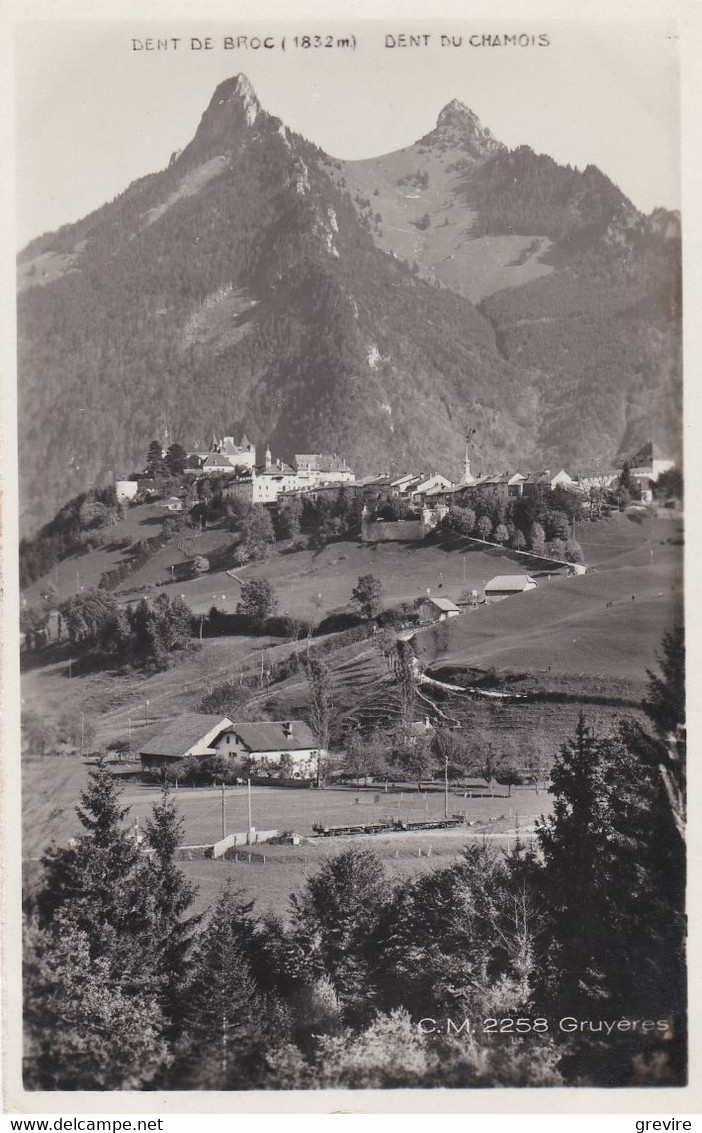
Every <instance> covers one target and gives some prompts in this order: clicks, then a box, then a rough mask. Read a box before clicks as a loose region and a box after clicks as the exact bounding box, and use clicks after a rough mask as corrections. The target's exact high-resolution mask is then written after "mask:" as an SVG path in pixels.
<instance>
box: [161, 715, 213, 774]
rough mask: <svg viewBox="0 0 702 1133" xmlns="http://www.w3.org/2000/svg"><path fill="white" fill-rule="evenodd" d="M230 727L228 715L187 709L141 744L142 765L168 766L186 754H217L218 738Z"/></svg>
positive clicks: (185, 756) (184, 757) (186, 755)
mask: <svg viewBox="0 0 702 1133" xmlns="http://www.w3.org/2000/svg"><path fill="white" fill-rule="evenodd" d="M231 727H232V721H231V720H230V719H229V717H228V716H209V715H205V714H204V713H200V712H188V713H186V714H184V715H183V716H176V718H175V720H171V722H170V724H169V725H168V726H167V727H166V728H164V729H163V731H161V732H158V733H157V734H156V735H155V736H152V737H151V739H150V740H147V741H146V742H145V743H144V745H143V747H142V748H141V750H140V752H139V755H140V757H141V767H142V770H143V771H150V770H153V769H154V768H158V767H168V766H170V765H171V764H173V763H178V762H180V760H182V759H186V758H187V757H188V756H189V755H216V754H217V747H216V744H217V740H218V739H219V737H220V736H221V735H222V734H223V733H224V732H226V731H227V729H228V728H231Z"/></svg>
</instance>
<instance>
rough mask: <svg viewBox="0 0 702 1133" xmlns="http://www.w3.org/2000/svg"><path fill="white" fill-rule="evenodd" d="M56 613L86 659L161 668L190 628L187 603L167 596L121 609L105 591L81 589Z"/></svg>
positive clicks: (185, 639)
mask: <svg viewBox="0 0 702 1133" xmlns="http://www.w3.org/2000/svg"><path fill="white" fill-rule="evenodd" d="M60 614H61V617H62V619H63V625H64V627H65V630H66V634H67V637H68V640H69V641H70V642H71V643H72V644H73V645H74V646H75V648H76V651H77V652H78V653H79V655H80V657H81V658H82V659H85V660H87V659H89V660H90V661H91V663H92V662H96V661H99V662H101V663H112V664H132V665H147V666H149V667H154V668H163V667H165V666H167V664H168V659H169V655H170V654H171V653H174V652H177V651H179V650H183V649H185V648H187V646H188V644H189V642H190V639H191V636H192V631H193V615H192V612H191V610H190V607H189V606H188V605H187V604H186V603H185V602H184V601H183V599H182V598H173V599H171V598H169V597H168V595H167V594H159V596H158V597H157V598H155V599H154V600H153V601H148V600H147V599H146V598H142V600H141V601H140V602H138V603H137V604H136V605H129V606H126V607H124V606H119V605H118V603H117V601H116V599H115V597H114V595H112V594H110V592H109V591H107V590H101V589H95V590H86V591H85V592H84V593H82V594H75V595H73V597H71V598H69V599H67V601H66V602H64V603H63V604H62V605H61V607H60Z"/></svg>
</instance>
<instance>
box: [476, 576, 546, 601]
mask: <svg viewBox="0 0 702 1133" xmlns="http://www.w3.org/2000/svg"><path fill="white" fill-rule="evenodd" d="M535 589H536V583H535V582H534V579H533V578H532V577H531V575H530V574H498V575H495V577H494V578H491V579H490V581H489V582H486V583H485V601H486V602H499V601H501V599H502V598H509V597H510V595H512V594H523V593H524V591H525V590H535Z"/></svg>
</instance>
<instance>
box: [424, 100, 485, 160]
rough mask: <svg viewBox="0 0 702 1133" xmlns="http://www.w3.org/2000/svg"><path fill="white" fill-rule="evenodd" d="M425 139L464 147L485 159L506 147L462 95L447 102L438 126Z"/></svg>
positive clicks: (474, 156) (472, 155)
mask: <svg viewBox="0 0 702 1133" xmlns="http://www.w3.org/2000/svg"><path fill="white" fill-rule="evenodd" d="M422 141H424V142H433V143H435V144H438V145H439V146H440V147H441V148H444V147H445V146H446V145H447V144H448V145H450V146H454V147H456V148H458V149H461V150H464V151H465V153H466V155H467V156H469V157H471V158H472V159H473V160H476V161H478V160H483V159H485V158H487V157H490V156H491V155H492V154H493V153H496V152H497V151H498V150H501V149H504V146H503V145H502V143H501V142H498V141H497V139H496V138H495V137H494V136H493V134H492V133H491V132H490V130H488V128H487V127H486V126H483V124H482V122H481V121H480V119H479V118H478V115H477V114H476V113H475V111H473V110H471V109H470V107H468V106H466V104H465V102H461V100H460V99H458V98H452V99H451V101H450V102H447V103H446V106H445V107H444V108H443V110H442V111H441V113H440V114H439V117H438V118H437V120H436V126H435V128H434V129H433V130H432V132H431V133H430V134H428V135H427V137H426V138H422Z"/></svg>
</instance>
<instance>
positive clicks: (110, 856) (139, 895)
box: [37, 763, 156, 988]
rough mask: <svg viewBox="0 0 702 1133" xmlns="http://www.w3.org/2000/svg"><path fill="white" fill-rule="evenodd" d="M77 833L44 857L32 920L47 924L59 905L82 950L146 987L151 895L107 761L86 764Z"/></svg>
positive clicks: (151, 975)
mask: <svg viewBox="0 0 702 1133" xmlns="http://www.w3.org/2000/svg"><path fill="white" fill-rule="evenodd" d="M76 810H77V814H78V818H79V820H80V822H81V825H82V826H83V827H84V829H85V834H83V835H81V836H80V837H79V838H75V839H72V840H71V843H70V844H69V845H68V846H67V847H64V848H60V849H57V848H56V847H52V848H51V849H50V850H49V851H48V852H47V853H46V855H45V856H44V859H43V864H44V884H43V886H42V889H41V891H40V892H39V894H38V896H37V910H38V914H39V919H40V923H41V925H42V926H43V927H47V926H48V925H50V923H51V922H52V921H53V919H54V918H55V917H56V915H57V914H58V912H59V911H60V910H62V909H64V910H65V911H66V913H67V914H68V915H70V917H71V920H72V922H73V923H74V924H75V925H76V927H77V928H78V929H79V930H81V931H82V932H84V933H85V934H86V937H87V940H88V943H89V947H90V954H91V956H92V957H94V958H98V957H107V958H108V960H109V963H110V967H111V969H112V970H113V971H114V972H115V973H119V979H120V981H121V982H122V984H123V985H125V986H126V985H129V986H133V987H136V988H143V987H145V986H152V985H153V981H154V980H155V979H156V972H155V968H156V965H155V958H154V955H153V949H152V948H151V942H150V933H149V929H150V926H151V924H152V918H153V896H152V891H151V888H150V886H149V885H148V883H147V881H146V876H145V869H144V865H143V862H142V860H141V855H140V851H139V847H138V845H137V842H136V839H135V838H134V834H133V831H131V830H129V829H128V828H127V826H126V824H125V821H124V820H125V818H126V816H127V814H128V813H129V808H128V807H123V806H122V805H121V803H120V798H119V790H118V788H117V785H116V784H115V781H114V779H113V778H112V775H111V774H110V772H109V770H108V769H107V767H105V766H104V764H102V763H100V764H99V765H98V766H97V767H96V768H94V769H92V770H91V772H90V776H89V782H88V786H87V788H86V790H85V791H84V792H83V793H82V795H81V805H80V806H78V807H77V808H76Z"/></svg>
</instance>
